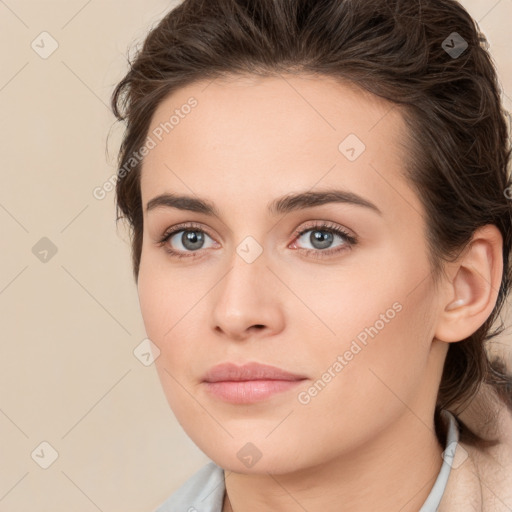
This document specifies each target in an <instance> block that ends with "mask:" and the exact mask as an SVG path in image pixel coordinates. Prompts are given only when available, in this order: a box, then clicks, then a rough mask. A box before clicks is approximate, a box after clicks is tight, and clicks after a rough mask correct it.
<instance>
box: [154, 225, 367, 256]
mask: <svg viewBox="0 0 512 512" xmlns="http://www.w3.org/2000/svg"><path fill="white" fill-rule="evenodd" d="M180 231H200V232H202V233H204V234H206V235H208V236H209V237H210V238H213V237H212V236H211V235H210V234H209V233H208V232H207V231H205V230H204V229H203V228H202V227H201V226H200V225H199V224H195V223H186V224H178V225H176V226H173V227H172V228H171V229H170V230H168V231H166V232H165V233H164V235H163V236H162V237H161V238H160V240H159V241H158V242H157V243H158V246H164V249H165V251H166V252H167V253H169V254H170V255H171V256H172V257H175V258H197V257H198V254H197V253H200V251H201V250H198V251H192V252H189V253H182V252H178V251H175V250H174V249H171V248H170V247H169V246H168V245H166V244H167V242H168V241H169V239H170V238H171V237H172V236H173V235H175V234H176V233H179V232H180ZM308 231H326V232H328V233H331V234H334V235H338V236H340V237H341V238H344V239H345V243H344V244H343V245H342V246H338V247H334V248H331V249H325V250H321V249H302V248H297V250H298V251H301V252H304V253H306V254H308V255H314V257H315V258H325V257H328V256H330V255H331V254H335V253H339V252H342V251H346V250H349V249H351V248H352V247H353V246H354V245H356V244H357V243H358V240H357V238H356V237H355V236H353V235H351V234H349V233H347V232H346V231H345V230H343V229H342V228H340V227H339V226H336V225H335V224H330V223H329V222H321V223H316V224H314V223H313V224H312V225H308V226H306V227H304V228H302V229H300V230H296V231H295V232H294V233H293V236H294V237H295V238H294V241H296V240H297V239H298V238H300V237H301V236H302V235H303V234H304V233H307V232H308Z"/></svg>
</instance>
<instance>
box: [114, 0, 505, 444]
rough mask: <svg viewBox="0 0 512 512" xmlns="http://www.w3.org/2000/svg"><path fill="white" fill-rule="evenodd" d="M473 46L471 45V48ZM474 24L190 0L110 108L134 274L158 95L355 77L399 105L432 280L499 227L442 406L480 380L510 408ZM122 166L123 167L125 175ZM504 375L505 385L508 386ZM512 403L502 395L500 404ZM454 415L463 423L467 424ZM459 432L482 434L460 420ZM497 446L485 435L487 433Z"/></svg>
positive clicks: (259, 0)
mask: <svg viewBox="0 0 512 512" xmlns="http://www.w3.org/2000/svg"><path fill="white" fill-rule="evenodd" d="M466 44H467V48H465V46H466ZM485 44H486V40H485V37H484V36H483V35H482V34H481V33H480V31H479V29H478V25H477V24H476V22H475V21H474V20H473V19H472V18H471V16H470V15H469V14H468V13H467V12H466V11H465V9H464V8H463V7H462V6H461V5H460V4H459V3H458V2H456V1H455V0H422V1H416V0H386V1H382V0H322V1H321V2H319V1H318V0H251V1H245V0H185V1H184V2H182V3H181V4H179V5H178V6H177V7H175V8H174V9H172V10H171V11H170V12H169V13H168V14H167V15H166V16H165V17H164V18H163V19H162V20H161V21H160V22H159V23H158V24H157V26H155V27H154V28H153V29H152V30H151V31H150V33H149V35H148V36H147V38H146V39H145V41H144V43H143V45H142V47H141V48H140V49H139V51H138V52H137V55H136V56H135V58H134V59H132V61H131V62H130V69H129V71H128V73H127V74H126V76H125V77H124V78H123V79H122V81H121V82H120V83H119V84H118V85H117V87H116V88H115V90H114V92H113V95H112V108H113V111H114V113H115V115H116V117H117V118H118V120H124V121H126V124H127V127H126V131H125V135H124V139H123V141H122V144H121V148H120V153H119V171H118V179H117V183H116V200H117V213H118V220H119V219H120V218H123V217H124V218H125V219H127V221H128V222H129V226H130V228H131V239H132V263H133V273H134V277H135V280H137V279H138V271H139V263H140V257H141V248H142V236H143V212H142V205H141V193H140V167H141V164H140V162H137V163H135V164H133V165H132V167H131V168H130V169H129V172H127V169H128V167H127V164H128V162H129V161H130V158H131V157H132V155H133V154H134V153H136V152H137V151H138V150H139V148H140V147H141V146H142V145H143V144H144V142H145V139H146V137H147V135H148V130H149V126H150V121H151V118H152V116H153V114H154V112H155V110H156V108H157V107H158V105H159V104H160V103H161V102H162V100H164V98H166V97H167V96H168V95H169V94H171V93H172V92H173V91H176V90H177V89H179V88H181V87H184V86H186V85H188V84H191V83H193V82H195V81H198V80H209V79H214V78H220V77H228V76H230V75H236V74H245V75H260V76H276V75H277V76H278V75H279V73H281V72H286V73H297V74H313V75H316V76H318V77H319V79H321V78H322V76H327V77H334V78H335V79H338V80H344V81H345V82H346V81H349V82H351V83H354V84H356V85H357V86H359V87H360V88H362V89H365V90H367V91H369V92H371V93H373V94H375V95H377V96H380V97H382V98H385V99H386V100H388V101H389V102H391V104H393V105H395V106H399V107H400V110H401V112H402V113H403V117H404V120H405V121H406V123H407V126H408V127H409V134H408V137H409V138H410V140H409V142H410V144H409V146H410V150H409V153H408V162H406V169H407V178H408V180H409V182H410V183H411V186H412V187H414V189H415V190H416V192H417V194H418V196H419V198H420V200H421V201H422V204H423V206H424V209H425V211H426V223H427V231H428V232H427V239H428V244H429V249H430V250H429V257H430V260H431V263H432V270H433V275H434V277H435V278H436V280H437V278H438V277H439V275H440V274H441V272H442V269H443V261H449V260H450V259H453V258H456V257H457V255H458V254H459V253H460V251H461V250H463V249H464V247H465V246H466V245H467V244H468V242H469V241H470V239H471V237H472V234H473V233H474V232H475V230H476V229H477V228H479V227H481V226H484V225H486V224H494V225H496V226H497V227H498V228H499V230H500V232H501V234H502V236H503V263H504V271H503V277H502V282H501V285H500V289H499V295H498V299H497V304H496V306H495V308H494V310H493V312H492V314H491V315H490V317H489V318H488V319H487V321H486V322H485V323H484V324H483V325H482V326H481V327H480V328H479V329H478V330H477V331H476V332H475V333H474V334H472V335H471V336H469V337H468V338H467V339H465V340H463V341H460V342H458V343H451V344H450V346H449V350H448V354H447V357H446V361H445V366H444V371H443V375H442V379H441V384H440V388H439V393H438V397H437V405H436V416H435V419H436V429H437V431H438V435H439V432H440V429H439V418H440V416H439V412H440V410H441V409H444V408H452V409H453V408H455V409H457V407H462V406H464V405H465V404H466V403H467V402H468V401H470V400H471V399H472V398H473V397H474V396H475V395H476V393H477V391H478V389H479V387H480V385H481V383H482V382H487V383H489V384H491V385H492V386H494V389H496V391H497V394H498V395H499V396H500V397H501V399H502V400H503V401H504V402H506V403H508V405H509V406H510V405H511V403H510V396H511V395H510V389H511V388H510V382H511V379H510V377H509V376H507V375H506V373H505V372H506V369H505V367H504V366H503V365H502V364H500V363H499V361H496V362H495V364H493V363H492V362H491V361H490V359H489V355H488V353H487V351H486V342H487V341H489V340H490V339H491V338H493V337H494V336H496V335H498V334H500V333H501V332H502V331H503V324H502V323H501V325H500V326H499V327H498V328H496V329H495V330H494V331H491V328H492V327H493V325H494V322H495V321H496V320H497V319H498V318H499V313H500V311H501V309H502V306H503V304H504V301H505V298H506V296H507V294H508V291H509V286H510V282H511V281H510V280H511V277H512V273H511V267H510V264H509V255H510V251H511V244H512V229H511V227H512V226H511V223H512V213H511V212H512V209H511V202H510V201H509V200H508V199H507V197H506V194H505V190H506V189H507V190H512V188H510V189H508V188H507V187H509V185H510V175H509V172H508V164H509V161H510V152H511V150H510V147H509V143H508V134H507V124H506V121H505V112H504V110H503V108H502V106H501V102H500V92H501V90H500V87H499V83H498V79H497V75H496V71H495V68H494V64H493V62H492V59H491V57H490V55H489V54H488V52H487V51H486V48H485ZM121 170H123V172H121ZM507 386H508V387H507ZM507 401H508V402H507ZM461 423H462V422H461ZM462 427H463V432H462V433H461V439H463V440H467V442H469V443H472V444H482V443H483V444H484V445H485V442H484V440H483V439H482V438H480V437H479V436H478V435H476V434H474V433H472V432H471V430H469V428H468V427H466V426H465V425H464V424H463V423H462ZM491 444H492V443H491Z"/></svg>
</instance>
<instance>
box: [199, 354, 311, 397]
mask: <svg viewBox="0 0 512 512" xmlns="http://www.w3.org/2000/svg"><path fill="white" fill-rule="evenodd" d="M305 379H306V377H304V376H303V375H297V374H294V373H290V372H287V371H286V370H283V369H282V368H278V367H276V366H269V365H264V364H259V363H248V364H245V365H243V366H237V365H236V364H233V363H223V364H220V365H218V366H214V367H213V368H211V369H210V370H209V371H208V372H207V373H206V375H205V376H204V379H203V384H204V386H205V388H206V390H207V391H208V392H209V393H210V394H211V395H212V396H213V397H215V398H217V399H220V400H222V401H224V402H230V403H232V404H250V403H253V402H261V401H264V400H267V399H269V398H270V397H272V396H274V395H276V394H278V393H284V392H286V391H291V390H292V389H294V388H296V387H297V385H299V384H300V383H301V382H302V381H303V380H305Z"/></svg>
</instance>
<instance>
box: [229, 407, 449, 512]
mask: <svg viewBox="0 0 512 512" xmlns="http://www.w3.org/2000/svg"><path fill="white" fill-rule="evenodd" d="M442 452H443V448H442V447H441V445H440V444H439V442H438V440H437V437H436V435H435V430H434V424H433V419H432V422H431V423H430V424H425V423H423V422H422V421H421V420H420V419H419V418H418V417H417V416H415V415H414V414H412V413H411V412H409V411H407V412H406V413H404V415H403V416H401V417H400V418H399V419H398V420H397V422H395V423H393V424H392V425H390V427H389V428H388V429H387V430H384V431H383V432H381V433H380V434H379V436H377V437H375V438H374V439H372V440H371V441H370V442H368V443H366V445H365V446H364V447H362V448H359V449H358V450H357V453H356V452H355V451H354V452H353V453H349V454H342V455H340V456H338V457H335V458H333V459H331V460H328V461H325V462H323V463H322V464H321V465H318V466H314V467H307V468H302V469H299V470H298V471H295V472H293V473H287V474H277V473H271V472H269V473H265V474H241V473H235V472H228V471H226V480H225V484H226V494H227V496H226V499H225V503H224V507H223V512H260V511H261V510H275V511H279V512H292V511H294V512H296V511H297V510H298V508H297V507H299V508H302V509H304V510H322V511H324V512H339V510H340V509H342V510H343V512H359V511H361V510H374V509H375V507H376V504H378V509H379V511H380V512H388V511H389V512H396V510H400V512H417V511H418V510H419V509H420V507H421V506H422V505H423V503H424V501H425V500H426V498H427V496H428V494H429V493H430V490H431V488H432V486H433V484H434V482H435V480H436V478H437V475H438V473H439V470H440V468H441V464H442V457H441V455H442Z"/></svg>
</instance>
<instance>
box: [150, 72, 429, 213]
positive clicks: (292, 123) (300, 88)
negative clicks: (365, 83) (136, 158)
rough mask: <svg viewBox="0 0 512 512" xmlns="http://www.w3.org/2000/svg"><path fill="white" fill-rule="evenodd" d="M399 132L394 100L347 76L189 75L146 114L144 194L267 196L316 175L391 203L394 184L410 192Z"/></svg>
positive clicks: (308, 183) (397, 190) (304, 184)
mask: <svg viewBox="0 0 512 512" xmlns="http://www.w3.org/2000/svg"><path fill="white" fill-rule="evenodd" d="M190 105H194V106H193V107H190ZM406 133H407V131H406V128H405V123H404V121H403V118H402V116H401V113H400V111H399V109H398V108H396V107H394V106H393V105H392V104H391V103H389V102H387V101H384V100H382V99H381V98H379V97H377V96H375V95H372V94H370V93H369V92H366V91H363V90H362V89H360V88H358V87H356V86H355V85H353V84H351V83H349V82H339V81H335V80H334V79H331V78H328V77H321V78H320V77H318V76H315V77H312V76H296V75H281V76H278V77H254V76H237V77H230V78H226V79H222V80H220V79H217V80H214V81H211V82H208V81H201V82H196V83H193V84H191V85H189V86H186V87H183V88H181V89H179V90H177V91H175V92H174V93H173V94H172V95H170V96H168V97H167V98H166V99H165V100H164V101H163V102H162V103H161V104H160V105H159V106H158V108H157V109H156V111H155V113H154V115H153V118H152V120H151V125H150V128H149V131H148V136H149V137H151V138H152V139H153V142H154V148H153V149H151V151H150V152H149V154H147V155H146V156H145V158H144V162H143V166H142V176H141V189H142V195H143V201H144V204H145V203H146V202H147V200H148V199H150V198H151V197H153V195H155V194H157V193H161V192H162V191H164V190H167V191H176V190H177V191H179V192H183V193H190V192H191V191H192V192H193V193H197V194H199V195H201V196H202V197H211V199H212V200H213V201H215V198H216V196H219V194H220V196H219V197H226V196H229V197H232V198H233V197H240V194H242V195H243V193H244V192H246V193H247V192H248V191H253V192H259V193H261V194H262V195H263V196H265V197H266V199H269V198H270V197H271V196H273V195H279V194H284V193H287V192H291V191H292V190H293V189H295V188H297V189H305V188H306V189H311V188H312V187H314V186H315V184H317V183H319V184H321V185H322V186H344V187H346V188H348V189H350V190H352V191H353V192H356V193H358V192H361V193H363V192H364V193H365V194H366V195H367V196H369V197H371V196H373V197H374V198H380V199H379V201H380V203H381V204H382V203H388V204H389V206H392V205H393V203H394V202H395V203H396V201H397V194H399V195H401V194H402V195H403V194H405V195H406V196H410V197H409V200H410V201H413V202H416V199H415V198H414V197H413V196H412V195H411V190H410V189H409V187H408V185H407V184H406V183H405V181H404V180H403V179H402V178H401V176H400V173H401V171H403V169H404V156H405V155H406V149H405V147H404V142H405V140H406ZM386 180H387V181H390V180H391V182H393V187H390V186H389V184H388V185H386ZM241 203H243V200H242V199H241ZM383 207H384V208H385V205H384V206H383ZM418 207H419V205H418Z"/></svg>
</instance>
